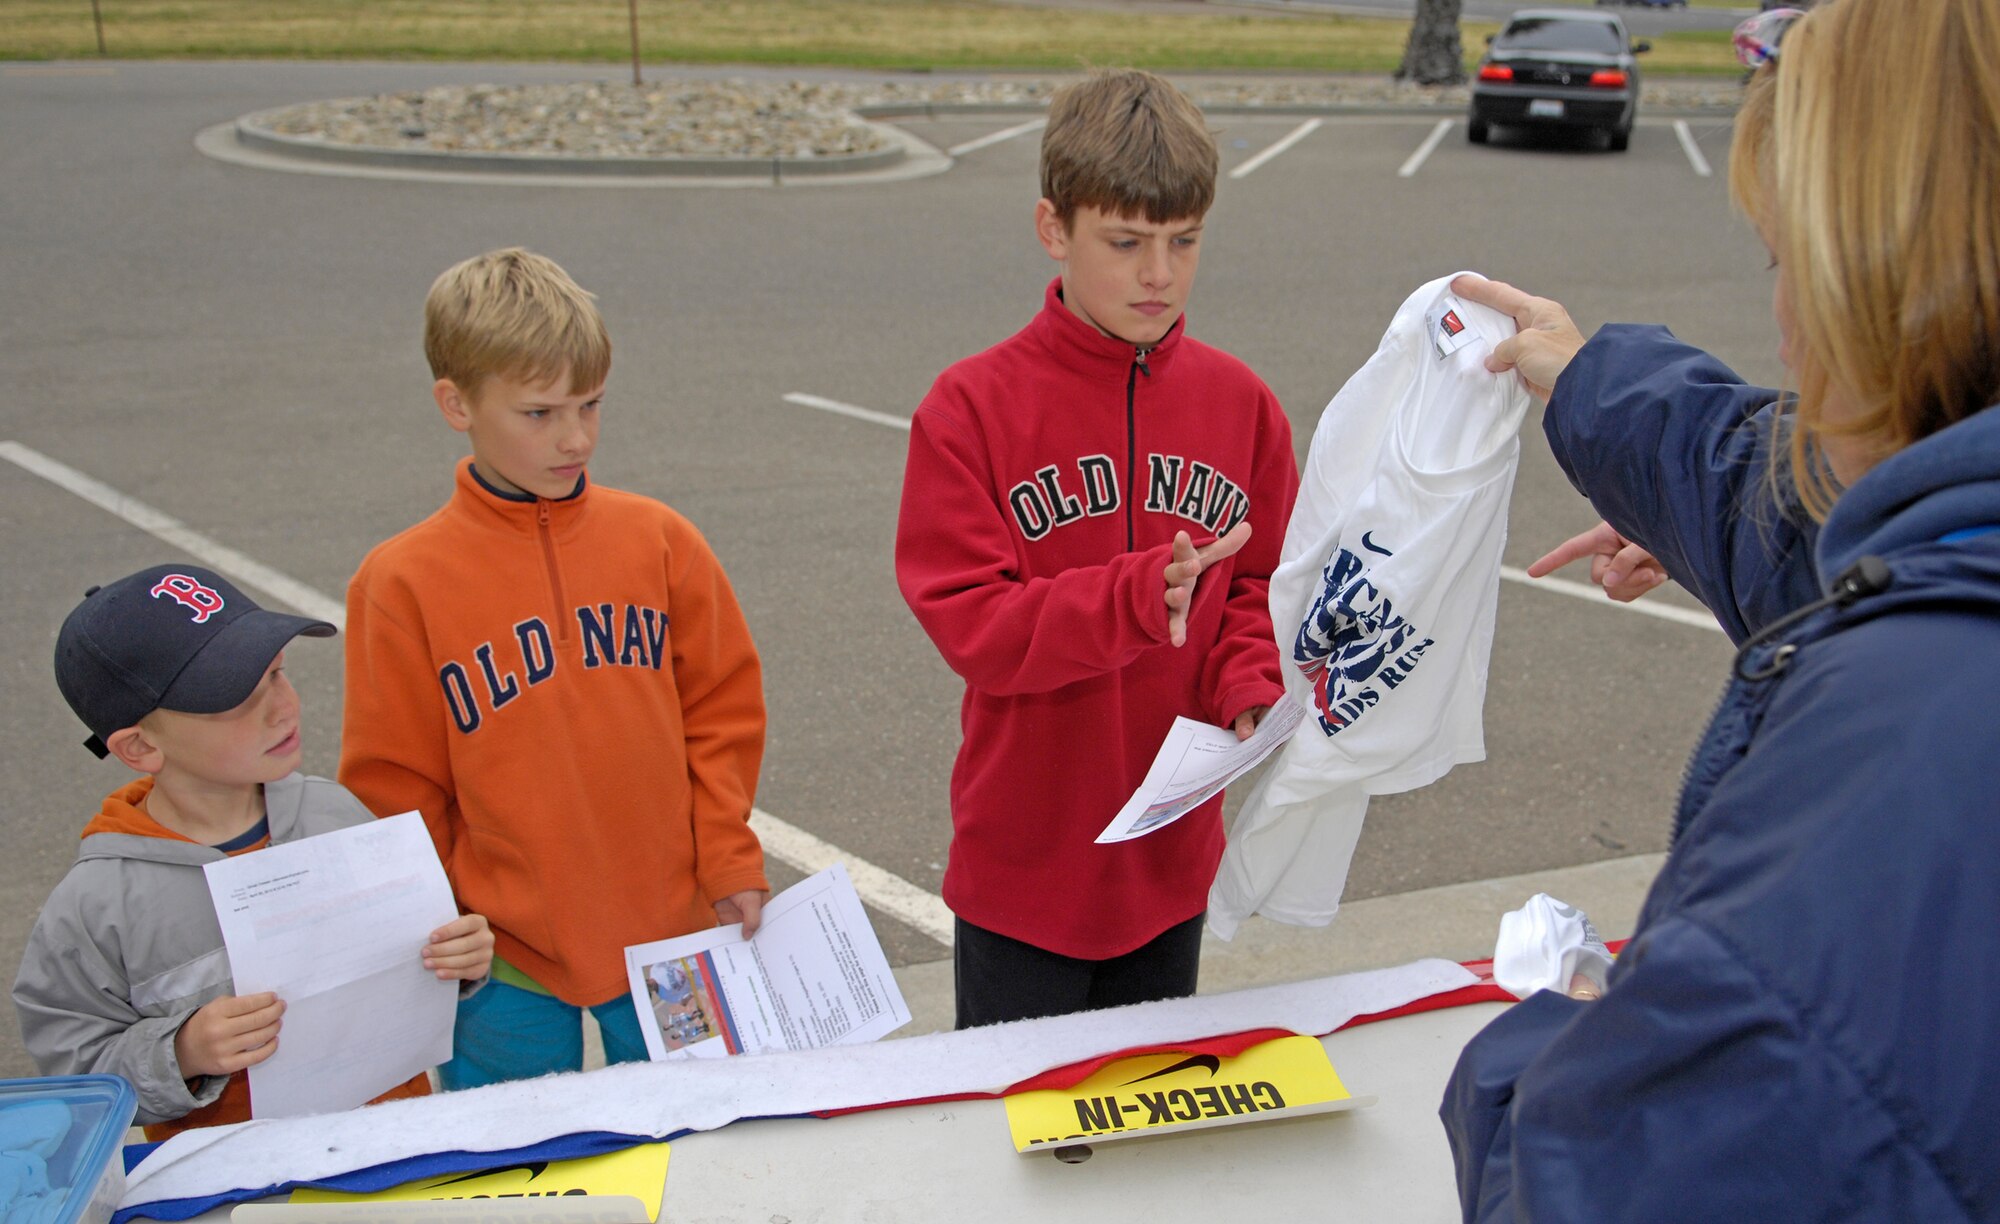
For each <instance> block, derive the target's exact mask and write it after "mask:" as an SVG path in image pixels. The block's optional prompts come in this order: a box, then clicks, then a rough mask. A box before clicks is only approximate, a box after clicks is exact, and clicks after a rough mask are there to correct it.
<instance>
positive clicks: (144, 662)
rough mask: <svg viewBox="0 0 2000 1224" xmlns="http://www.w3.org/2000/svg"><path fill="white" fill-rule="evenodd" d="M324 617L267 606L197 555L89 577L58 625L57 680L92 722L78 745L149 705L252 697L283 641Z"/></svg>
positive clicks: (215, 709) (102, 736) (230, 703)
mask: <svg viewBox="0 0 2000 1224" xmlns="http://www.w3.org/2000/svg"><path fill="white" fill-rule="evenodd" d="M334 632H335V631H334V627H333V626H332V625H329V624H327V623H326V622H325V621H320V620H312V619H310V618H308V617H304V616H290V615H287V614H285V613H283V612H267V611H265V610H264V609H263V608H260V607H258V606H257V604H256V602H255V601H254V600H252V599H251V598H250V597H249V596H248V595H245V594H244V593H243V592H241V591H239V590H237V589H236V588H235V587H234V586H233V585H231V584H230V582H229V581H228V579H226V578H223V577H222V576H221V575H220V574H217V573H215V572H214V571H212V570H206V569H203V568H201V567H200V566H198V565H155V566H153V567H152V568H150V569H143V570H140V571H139V572H138V573H136V574H132V575H130V576H128V577H125V578H120V579H119V580H118V581H116V582H113V583H109V584H107V585H105V586H101V587H92V588H90V589H89V590H88V591H85V592H84V594H83V602H82V603H80V604H78V605H77V606H76V608H75V610H73V611H72V612H71V613H70V614H69V616H68V617H67V618H66V619H65V620H64V621H63V625H62V631H61V632H60V633H58V634H57V635H56V687H57V688H60V689H61V690H62V695H63V698H64V700H66V701H68V702H69V708H70V709H72V710H75V711H76V716H77V717H78V718H80V719H82V720H83V723H84V725H85V726H87V727H89V728H90V738H89V739H87V740H85V741H84V742H83V744H84V747H86V748H88V749H90V750H91V751H92V752H94V753H96V754H97V755H98V756H99V757H103V756H106V755H108V753H109V749H107V748H106V747H105V746H104V741H105V740H106V739H108V738H109V737H110V736H111V734H112V733H113V732H115V731H121V730H123V729H125V728H126V727H129V726H132V725H133V724H134V723H136V722H138V721H139V720H140V719H142V718H144V717H145V716H146V715H148V714H151V713H152V712H153V711H154V710H178V711H180V712H182V713H184V714H220V713H222V712H223V711H224V710H233V709H235V708H236V707H237V706H239V705H242V704H243V703H244V702H245V701H247V700H249V699H250V694H251V692H252V691H254V690H255V689H256V687H257V684H258V682H259V681H261V680H262V679H263V678H264V672H265V670H266V669H267V668H269V667H270V665H271V660H272V659H275V658H277V657H278V652H279V651H281V650H283V649H284V648H285V643H287V642H289V641H291V640H292V639H293V638H295V637H298V636H299V635H300V634H304V635H305V636H307V637H332V636H333V635H334Z"/></svg>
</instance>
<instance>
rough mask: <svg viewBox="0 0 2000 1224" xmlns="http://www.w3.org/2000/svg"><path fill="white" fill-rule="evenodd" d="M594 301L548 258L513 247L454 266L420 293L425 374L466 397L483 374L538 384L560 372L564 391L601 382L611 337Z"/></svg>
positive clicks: (585, 388)
mask: <svg viewBox="0 0 2000 1224" xmlns="http://www.w3.org/2000/svg"><path fill="white" fill-rule="evenodd" d="M595 302H596V297H595V295H593V294H591V293H589V292H588V291H586V290H585V289H583V288H582V287H581V286H579V285H578V284H577V283H576V282H575V281H573V280H571V279H570V277H569V273H567V272H565V271H563V270H562V268H561V267H560V266H558V265H557V264H556V262H555V261H554V260H552V259H549V258H547V257H545V256H541V255H537V254H535V253H534V252H532V251H526V250H523V249H521V248H520V247H508V248H506V249H504V250H499V251H488V252H487V253H486V254H484V255H476V256H474V257H473V258H471V259H468V260H466V261H465V262H464V263H460V264H456V265H454V266H453V267H450V268H448V269H446V270H445V272H444V274H443V275H442V276H440V277H438V278H437V280H436V281H435V282H433V283H432V284H431V291H430V295H429V296H428V297H426V298H425V299H424V356H425V357H426V358H428V359H429V360H430V363H431V376H432V377H433V378H448V379H450V380H451V381H452V382H454V383H456V384H457V385H458V389H459V392H460V393H461V394H463V395H466V396H468V397H469V396H472V395H475V394H477V392H478V390H479V387H480V384H482V383H484V382H485V381H486V380H487V379H489V378H495V377H498V378H507V379H513V380H516V381H520V382H527V383H543V382H547V381H550V380H552V379H555V378H558V377H560V376H562V374H563V373H564V372H565V371H567V372H568V374H569V394H571V395H577V394H580V393H582V392H584V391H588V390H590V389H592V388H594V387H598V386H601V385H603V383H604V380H605V377H606V376H607V375H608V374H609V373H610V371H611V337H610V335H609V334H608V333H607V332H606V331H605V330H604V320H603V318H602V317H600V316H599V315H598V313H597V306H596V304H595Z"/></svg>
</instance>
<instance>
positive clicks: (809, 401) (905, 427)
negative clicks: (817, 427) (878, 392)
mask: <svg viewBox="0 0 2000 1224" xmlns="http://www.w3.org/2000/svg"><path fill="white" fill-rule="evenodd" d="M783 399H784V401H785V402H786V403H788V404H798V405H800V406H802V407H805V408H817V409H819V410H820V411H821V412H837V413H839V414H840V415H841V416H849V417H853V418H854V419H855V420H857V421H869V422H872V423H873V424H876V425H886V426H888V427H889V428H890V429H900V430H902V431H903V432H904V433H908V432H909V431H910V421H909V418H908V417H899V416H890V415H889V414H888V413H886V412H877V411H875V410H874V409H873V408H857V407H856V406H854V405H853V404H843V403H841V402H840V401H839V400H830V399H827V398H825V397H824V396H818V395H807V394H805V393H804V392H802V391H788V392H786V393H785V395H784V396H783Z"/></svg>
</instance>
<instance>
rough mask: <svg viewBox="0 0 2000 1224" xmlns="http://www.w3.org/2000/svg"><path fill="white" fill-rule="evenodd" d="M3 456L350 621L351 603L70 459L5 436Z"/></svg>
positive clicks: (227, 568)
mask: <svg viewBox="0 0 2000 1224" xmlns="http://www.w3.org/2000/svg"><path fill="white" fill-rule="evenodd" d="M0 459H5V460H7V461H8V462H9V463H12V464H14V465H15V466H16V467H19V468H21V469H23V470H25V471H28V472H32V473H34V474H35V475H37V476H40V477H41V478H42V479H43V480H46V481H48V482H49V483H50V484H53V485H56V486H58V487H60V488H64V489H67V490H69V491H70V492H71V493H74V494H76V495H77V496H78V497H81V498H82V499H83V500H85V501H87V502H89V503H90V504H91V505H93V506H96V507H97V508H98V509H100V510H106V511H109V512H110V513H112V514H114V515H117V516H118V517H119V518H121V519H124V520H125V521H126V522H128V523H130V524H132V525H133V526H134V527H137V528H138V529H139V530H141V531H143V532H145V533H147V534H148V535H151V536H153V537H155V538H157V539H160V540H164V541H166V542H167V543H169V544H171V545H173V546H174V547H175V548H178V549H180V550H181V551H182V552H184V553H187V554H188V555H189V556H191V557H193V558H195V559H196V560H197V561H200V562H202V563H203V564H205V565H207V566H208V567H209V568H210V569H214V570H219V571H220V572H222V573H224V574H227V575H229V576H230V577H231V578H233V579H235V580H236V581H237V582H240V583H242V584H243V585H244V586H247V587H250V588H251V589H253V590H256V591H260V592H262V593H263V594H265V595H268V596H270V597H271V598H272V599H275V600H277V601H278V602H279V603H281V604H284V605H285V606H287V607H289V608H291V609H292V610H293V611H295V612H299V613H302V614H303V615H306V616H310V617H312V618H313V619H314V620H323V621H327V622H328V623H330V624H332V625H335V626H337V627H341V626H345V625H346V624H347V609H346V608H345V607H343V606H342V605H341V602H340V601H339V600H337V599H329V598H327V597H326V596H324V595H322V594H320V593H319V592H318V591H315V590H313V589H312V588H311V587H309V586H307V585H306V584H305V583H303V582H300V581H299V580H298V579H296V578H292V577H290V576H288V575H285V574H281V573H279V572H278V571H277V570H274V569H272V568H271V567H269V566H267V565H264V564H262V563H260V562H257V561H253V560H251V559H250V558H249V557H246V556H244V555H243V554H242V553H240V552H237V551H236V550H235V549H233V548H230V547H228V546H227V545H223V544H218V543H216V542H215V541H214V540H211V539H209V538H208V537H207V536H205V535H202V534H201V533H200V532H198V531H195V530H194V529H193V528H191V527H189V526H188V525H187V524H186V523H183V522H181V521H180V520H179V519H177V518H174V517H172V516H171V515H167V514H163V513H161V512H160V511H158V510H155V509H153V508H152V507H151V506H149V505H147V504H146V503H144V502H142V501H138V500H136V499H134V498H130V497H127V496H125V495H124V494H123V493H120V492H119V491H118V490H116V489H114V488H112V487H111V486H110V485H108V484H105V483H103V482H102V481H99V480H95V479H93V478H91V477H89V476H86V475H84V474H83V473H82V472H79V471H77V470H76V469H75V468H73V467H70V466H68V465H67V464H63V463H58V462H56V461H55V460H54V459H51V458H49V457H48V456H47V455H44V454H42V453H41V452H40V451H37V450H31V449H29V448H28V447H25V446H22V445H21V444H20V443H18V442H0Z"/></svg>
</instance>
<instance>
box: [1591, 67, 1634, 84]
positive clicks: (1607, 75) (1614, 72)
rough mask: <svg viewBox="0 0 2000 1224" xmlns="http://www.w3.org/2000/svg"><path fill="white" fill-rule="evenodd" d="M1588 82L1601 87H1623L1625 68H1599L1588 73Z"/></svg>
mask: <svg viewBox="0 0 2000 1224" xmlns="http://www.w3.org/2000/svg"><path fill="white" fill-rule="evenodd" d="M1590 83H1591V84H1592V85H1595V86H1598V87H1599V88H1602V89H1623V88H1625V70H1624V69H1623V68H1599V69H1598V70H1597V71H1596V72H1593V73H1591V74H1590Z"/></svg>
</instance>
